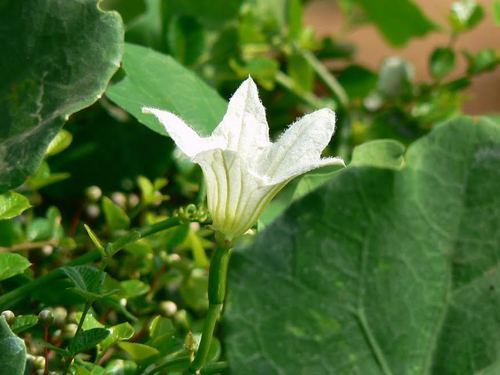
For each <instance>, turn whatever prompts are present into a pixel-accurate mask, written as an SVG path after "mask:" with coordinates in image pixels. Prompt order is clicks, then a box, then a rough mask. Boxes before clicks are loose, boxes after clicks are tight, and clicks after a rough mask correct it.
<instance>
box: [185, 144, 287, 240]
mask: <svg viewBox="0 0 500 375" xmlns="http://www.w3.org/2000/svg"><path fill="white" fill-rule="evenodd" d="M194 162H196V163H198V164H199V165H200V166H201V168H202V170H203V175H204V176H205V181H206V184H207V198H208V209H209V211H210V213H211V215H212V220H213V226H214V228H215V229H217V230H218V231H220V232H222V233H223V234H224V235H225V236H226V237H227V238H228V239H232V238H235V237H237V236H240V235H241V234H243V233H244V232H246V231H247V230H248V229H249V228H250V227H251V226H252V225H253V224H254V223H255V221H256V220H257V218H258V217H259V215H260V214H261V212H262V210H263V209H264V207H265V206H266V205H267V203H269V201H270V200H271V199H272V198H273V197H274V195H275V194H276V193H277V192H278V191H279V190H280V189H281V188H282V187H283V186H284V184H278V185H269V184H266V183H265V181H263V180H262V179H261V178H259V177H258V176H256V175H254V174H252V173H250V172H249V170H248V165H247V163H246V161H245V160H243V159H242V158H240V157H239V155H238V154H237V153H235V152H234V151H229V150H220V149H217V150H210V151H206V152H204V153H202V154H199V155H197V156H196V158H195V159H194Z"/></svg>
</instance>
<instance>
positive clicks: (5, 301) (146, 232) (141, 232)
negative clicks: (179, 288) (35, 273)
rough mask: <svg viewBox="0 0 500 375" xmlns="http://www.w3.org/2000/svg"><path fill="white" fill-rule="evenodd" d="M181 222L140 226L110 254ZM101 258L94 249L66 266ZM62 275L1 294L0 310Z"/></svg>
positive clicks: (115, 244) (51, 274)
mask: <svg viewBox="0 0 500 375" xmlns="http://www.w3.org/2000/svg"><path fill="white" fill-rule="evenodd" d="M179 224H180V220H179V218H177V217H171V218H169V219H166V220H163V221H160V222H158V223H156V224H153V225H149V226H147V227H144V228H139V229H136V230H133V231H131V232H130V233H128V234H126V235H125V236H123V237H121V238H118V239H117V240H116V241H113V242H111V243H109V245H108V251H109V252H110V254H114V253H115V252H117V251H118V250H120V249H121V248H123V247H124V246H126V245H128V244H130V243H133V242H135V241H137V240H138V239H140V238H144V237H147V236H150V235H152V234H155V233H158V232H161V231H163V230H165V229H169V228H172V227H175V226H177V225H179ZM100 258H101V254H100V252H99V251H98V250H92V251H90V252H88V253H86V254H84V255H82V256H80V257H78V258H76V259H73V260H72V261H71V262H68V263H67V264H66V266H77V265H81V264H87V263H92V262H95V261H97V260H98V259H100ZM61 277H65V274H64V272H63V271H62V270H61V269H59V268H58V269H55V270H52V271H50V272H49V273H47V274H46V275H43V276H40V277H39V278H37V279H34V280H32V281H30V282H29V283H27V284H25V285H23V286H20V287H19V288H16V289H14V290H13V291H11V292H9V293H5V294H4V295H2V296H0V310H5V309H7V308H9V307H11V306H12V305H14V304H15V303H16V302H18V301H19V300H21V299H23V298H26V297H27V296H29V295H30V294H32V292H33V291H34V290H36V289H37V288H39V287H40V286H41V285H45V284H47V283H48V282H50V281H53V280H57V279H59V278H61Z"/></svg>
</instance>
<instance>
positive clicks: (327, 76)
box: [297, 48, 349, 108]
mask: <svg viewBox="0 0 500 375" xmlns="http://www.w3.org/2000/svg"><path fill="white" fill-rule="evenodd" d="M297 51H298V52H299V53H300V54H301V55H302V57H304V59H305V60H306V61H307V63H308V64H309V65H310V66H311V67H312V68H313V69H314V71H315V72H316V73H317V74H318V76H319V78H321V80H322V81H323V82H324V83H325V85H326V86H327V87H328V88H329V89H330V91H331V92H332V93H333V94H334V95H335V96H336V97H337V99H338V101H339V103H340V104H341V105H342V107H344V108H345V107H347V106H348V105H349V96H347V93H346V92H345V90H344V88H343V87H342V85H341V84H340V83H339V81H337V79H336V78H335V77H334V76H333V75H332V74H331V73H330V72H329V71H328V69H327V68H326V67H325V65H324V64H323V63H322V62H321V61H319V60H318V58H317V57H316V56H315V55H314V54H313V53H312V52H311V51H309V50H306V49H303V48H297Z"/></svg>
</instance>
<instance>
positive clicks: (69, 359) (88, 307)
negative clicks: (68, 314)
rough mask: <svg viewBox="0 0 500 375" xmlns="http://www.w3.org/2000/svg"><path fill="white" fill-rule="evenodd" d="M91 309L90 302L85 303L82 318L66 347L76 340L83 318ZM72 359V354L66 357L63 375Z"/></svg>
mask: <svg viewBox="0 0 500 375" xmlns="http://www.w3.org/2000/svg"><path fill="white" fill-rule="evenodd" d="M90 307H91V304H90V302H86V303H85V307H84V308H83V312H82V316H81V317H80V321H79V322H78V328H77V329H76V332H75V335H74V336H73V338H72V339H71V341H70V342H69V344H68V347H70V346H71V343H72V342H73V341H75V340H76V338H77V337H78V335H79V334H80V331H81V330H82V327H83V323H84V322H85V318H86V317H87V313H88V312H89V310H90ZM73 358H75V355H74V354H72V355H70V356H69V357H68V363H67V364H66V367H65V368H64V372H63V375H66V374H67V373H68V371H69V367H70V366H71V362H73Z"/></svg>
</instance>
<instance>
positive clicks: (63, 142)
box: [45, 129, 73, 156]
mask: <svg viewBox="0 0 500 375" xmlns="http://www.w3.org/2000/svg"><path fill="white" fill-rule="evenodd" d="M72 141H73V136H72V135H71V133H70V132H69V131H67V130H65V129H62V130H61V131H60V132H59V133H57V135H56V136H55V137H54V139H52V141H50V143H49V146H48V147H47V151H46V153H45V156H51V155H55V154H58V153H60V152H62V151H64V150H65V149H66V148H68V147H69V145H70V144H71V142H72Z"/></svg>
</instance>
